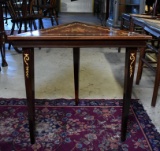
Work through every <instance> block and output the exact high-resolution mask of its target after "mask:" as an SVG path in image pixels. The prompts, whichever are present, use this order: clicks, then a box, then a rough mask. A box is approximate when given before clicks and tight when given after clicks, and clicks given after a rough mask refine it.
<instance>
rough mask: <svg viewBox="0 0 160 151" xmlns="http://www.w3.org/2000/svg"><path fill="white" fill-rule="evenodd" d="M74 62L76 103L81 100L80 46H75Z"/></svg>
mask: <svg viewBox="0 0 160 151" xmlns="http://www.w3.org/2000/svg"><path fill="white" fill-rule="evenodd" d="M73 64H74V88H75V103H76V105H78V102H79V64H80V48H78V47H76V48H73Z"/></svg>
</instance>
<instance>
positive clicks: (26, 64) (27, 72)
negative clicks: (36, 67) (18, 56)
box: [24, 53, 29, 78]
mask: <svg viewBox="0 0 160 151" xmlns="http://www.w3.org/2000/svg"><path fill="white" fill-rule="evenodd" d="M28 61H29V54H27V53H26V54H24V63H25V76H26V78H29V64H28Z"/></svg>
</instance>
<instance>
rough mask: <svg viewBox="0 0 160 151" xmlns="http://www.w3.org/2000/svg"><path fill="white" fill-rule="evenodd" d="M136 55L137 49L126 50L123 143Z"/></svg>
mask: <svg viewBox="0 0 160 151" xmlns="http://www.w3.org/2000/svg"><path fill="white" fill-rule="evenodd" d="M136 53H137V49H136V48H126V56H125V74H124V75H125V77H124V95H123V110H122V127H121V140H122V141H125V140H126V133H127V124H128V116H129V109H130V101H131V94H132V86H133V78H134V70H135V62H136Z"/></svg>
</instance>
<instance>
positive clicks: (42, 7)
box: [34, 0, 59, 26]
mask: <svg viewBox="0 0 160 151" xmlns="http://www.w3.org/2000/svg"><path fill="white" fill-rule="evenodd" d="M34 6H35V7H37V10H38V12H39V14H43V17H44V18H50V19H51V24H52V26H53V25H54V19H55V21H56V24H57V25H58V24H59V23H58V14H57V12H58V10H57V9H58V8H57V4H56V0H37V2H36V3H35V5H34Z"/></svg>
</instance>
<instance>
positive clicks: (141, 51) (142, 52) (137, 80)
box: [136, 48, 145, 84]
mask: <svg viewBox="0 0 160 151" xmlns="http://www.w3.org/2000/svg"><path fill="white" fill-rule="evenodd" d="M142 58H145V48H141V50H140V56H139V63H138V71H137V77H136V84H139V82H140V80H141V77H142V71H143V61H142Z"/></svg>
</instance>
